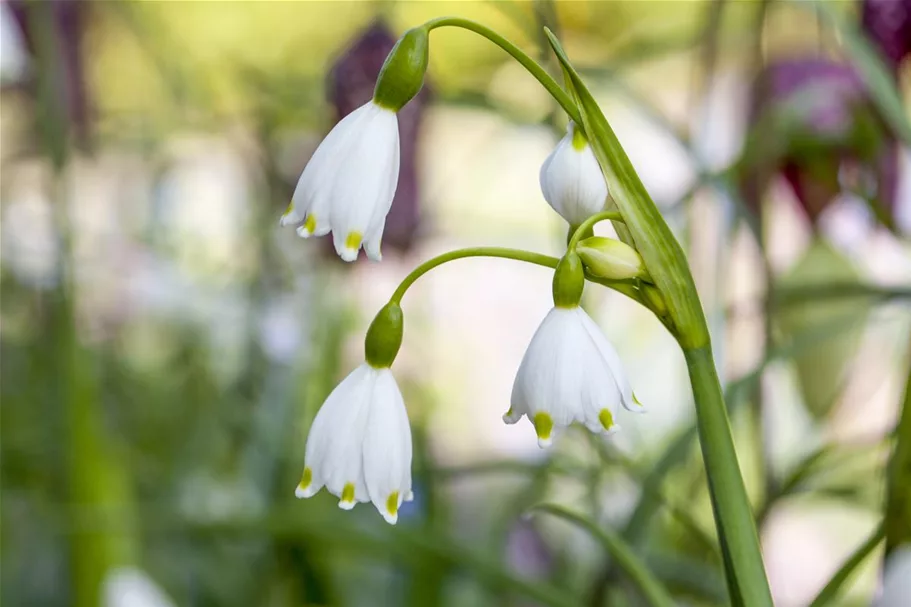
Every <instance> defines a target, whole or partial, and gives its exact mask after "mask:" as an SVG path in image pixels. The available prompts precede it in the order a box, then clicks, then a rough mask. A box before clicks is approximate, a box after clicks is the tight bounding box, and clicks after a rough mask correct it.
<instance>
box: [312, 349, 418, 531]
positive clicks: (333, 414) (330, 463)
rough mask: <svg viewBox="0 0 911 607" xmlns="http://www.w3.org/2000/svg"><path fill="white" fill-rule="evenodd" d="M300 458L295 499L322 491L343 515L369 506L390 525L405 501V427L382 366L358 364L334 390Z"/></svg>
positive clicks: (408, 442) (408, 455) (408, 464)
mask: <svg viewBox="0 0 911 607" xmlns="http://www.w3.org/2000/svg"><path fill="white" fill-rule="evenodd" d="M305 458H306V459H305V462H304V473H303V476H302V478H301V481H300V483H299V484H298V486H297V489H296V490H295V492H294V494H295V495H296V496H297V497H301V498H303V497H310V496H312V495H314V494H316V492H317V491H319V490H320V489H321V488H322V487H324V486H325V487H326V488H327V489H328V490H329V492H330V493H332V494H333V495H336V496H338V497H339V498H340V501H339V504H338V505H339V507H340V508H342V509H343V510H350V509H351V508H354V506H355V504H356V503H357V502H368V501H369V502H373V504H374V506H376V509H377V510H379V512H380V514H381V515H383V518H385V519H386V521H387V522H389V523H392V524H395V522H396V520H398V511H399V507H400V506H401V505H402V502H403V501H410V500H411V426H410V425H409V423H408V414H407V411H406V410H405V403H404V401H403V400H402V393H401V392H400V391H399V387H398V384H396V381H395V378H394V377H393V376H392V371H390V370H389V368H388V367H386V368H381V369H378V368H375V367H372V366H370V365H369V364H367V363H364V364H362V365H361V366H359V367H358V368H357V369H355V370H354V371H352V372H351V373H350V374H349V375H348V377H346V378H345V379H344V380H342V382H341V383H340V384H339V385H338V386H336V388H335V390H333V391H332V393H331V394H330V395H329V397H328V398H327V399H326V402H325V403H323V406H322V408H321V409H320V410H319V412H318V413H317V414H316V419H314V420H313V425H312V426H311V427H310V436H309V437H308V438H307V450H306V455H305Z"/></svg>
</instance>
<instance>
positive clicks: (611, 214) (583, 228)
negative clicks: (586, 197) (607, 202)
mask: <svg viewBox="0 0 911 607" xmlns="http://www.w3.org/2000/svg"><path fill="white" fill-rule="evenodd" d="M607 220H611V221H623V216H622V215H620V211H601V212H600V213H595V214H594V215H592V216H591V217H589V218H588V219H586V220H585V221H583V222H582V223H580V224H579V227H577V228H576V230H575V231H574V232H573V235H572V238H570V239H569V244H567V245H566V249H567V250H569V251H572V250H573V249H575V248H576V245H577V244H579V241H580V240H582V238H583V237H584V236H585V233H586V232H588V230H590V229H591V228H593V227H595V224H596V223H598V222H600V221H607Z"/></svg>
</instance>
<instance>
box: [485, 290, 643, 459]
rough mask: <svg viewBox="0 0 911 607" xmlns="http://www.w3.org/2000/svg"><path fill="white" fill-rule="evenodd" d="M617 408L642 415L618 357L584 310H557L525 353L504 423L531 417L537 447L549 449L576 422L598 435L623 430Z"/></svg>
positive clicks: (537, 333) (551, 313) (533, 338)
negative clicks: (616, 419) (560, 432)
mask: <svg viewBox="0 0 911 607" xmlns="http://www.w3.org/2000/svg"><path fill="white" fill-rule="evenodd" d="M618 404H622V405H623V406H624V407H625V408H627V409H629V410H630V411H637V412H642V411H643V408H642V406H641V405H640V404H639V402H638V400H636V397H635V396H633V391H632V388H631V387H630V384H629V381H628V380H627V378H626V374H625V373H624V372H623V368H622V366H621V364H620V357H619V356H618V355H617V352H616V351H615V350H614V348H613V346H611V344H610V342H608V341H607V338H606V337H605V336H604V334H603V333H602V332H601V329H599V328H598V326H597V325H596V324H595V323H594V321H592V319H591V318H590V317H589V316H588V314H586V313H585V311H584V310H583V309H582V308H579V307H571V308H561V307H555V308H553V309H552V310H551V311H550V312H549V313H548V314H547V316H546V317H545V318H544V321H543V322H542V323H541V326H540V327H538V330H537V331H536V332H535V335H534V337H532V339H531V343H530V344H529V345H528V349H527V350H526V351H525V356H524V357H523V358H522V363H521V364H520V365H519V372H518V373H517V374H516V380H515V383H514V384H513V388H512V400H511V403H510V408H509V411H507V412H506V414H505V415H504V416H503V421H505V422H506V423H507V424H514V423H516V422H517V421H519V419H521V418H522V416H523V415H525V416H527V417H528V419H529V421H531V422H532V423H533V424H534V426H535V431H536V432H537V435H538V445H539V446H540V447H547V446H549V445H550V444H551V441H552V439H553V436H554V434H555V433H556V432H557V431H559V430H560V429H562V428H565V427H567V426H569V425H570V424H572V423H573V422H579V423H582V424H584V425H585V426H586V427H587V428H588V429H589V430H591V431H592V432H597V433H599V434H610V433H613V432H615V431H617V430H619V429H620V427H619V426H618V425H617V424H616V422H615V417H616V412H617V405H618Z"/></svg>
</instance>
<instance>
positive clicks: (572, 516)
mask: <svg viewBox="0 0 911 607" xmlns="http://www.w3.org/2000/svg"><path fill="white" fill-rule="evenodd" d="M531 510H532V511H534V510H538V511H541V512H547V513H550V514H553V515H554V516H557V517H560V518H562V519H564V520H567V521H570V522H572V523H575V524H576V525H579V526H580V527H582V528H584V529H585V530H586V531H588V532H589V533H591V534H592V535H593V536H594V537H595V539H597V540H598V542H599V543H600V544H601V545H602V546H603V547H604V549H605V550H606V551H607V552H608V554H610V555H611V557H612V558H613V559H614V560H615V561H616V562H617V565H618V566H619V567H620V568H621V569H623V571H624V572H625V573H626V575H627V576H629V579H630V580H631V581H632V582H633V583H634V584H635V585H636V587H637V588H638V589H639V591H640V592H641V593H642V596H643V597H644V598H645V601H646V603H647V604H648V605H651V607H672V606H673V605H674V604H675V603H674V599H673V597H672V596H671V594H670V592H669V591H668V590H667V588H665V587H664V585H663V584H662V583H661V582H660V581H659V580H658V579H657V578H656V577H655V575H654V574H653V573H652V572H651V571H650V570H649V569H648V567H647V566H646V565H645V563H643V562H642V560H641V559H640V558H639V556H638V555H637V554H636V553H635V552H634V551H633V549H632V547H630V545H629V544H627V543H626V542H625V541H624V540H623V539H622V538H621V537H620V536H619V535H618V534H616V533H614V531H613V530H611V529H610V528H609V527H604V526H601V525H598V524H597V523H595V522H594V521H591V520H589V519H587V518H585V517H584V516H581V515H579V514H576V513H575V512H572V511H571V510H567V509H566V508H564V507H562V506H558V505H556V504H540V505H538V506H534V507H533V508H532V509H531Z"/></svg>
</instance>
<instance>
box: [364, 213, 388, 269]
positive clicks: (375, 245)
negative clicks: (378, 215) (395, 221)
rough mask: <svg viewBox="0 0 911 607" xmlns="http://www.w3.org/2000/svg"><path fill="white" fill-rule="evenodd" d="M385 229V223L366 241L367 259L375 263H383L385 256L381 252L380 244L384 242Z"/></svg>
mask: <svg viewBox="0 0 911 607" xmlns="http://www.w3.org/2000/svg"><path fill="white" fill-rule="evenodd" d="M385 227H386V224H385V222H383V223H380V225H379V227H378V228H377V229H376V230H375V231H374V232H373V233H372V234H370V236H368V237H367V240H365V241H364V252H365V253H367V257H369V258H370V259H372V260H373V261H383V254H382V252H380V243H381V242H382V240H383V229H384V228H385Z"/></svg>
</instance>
